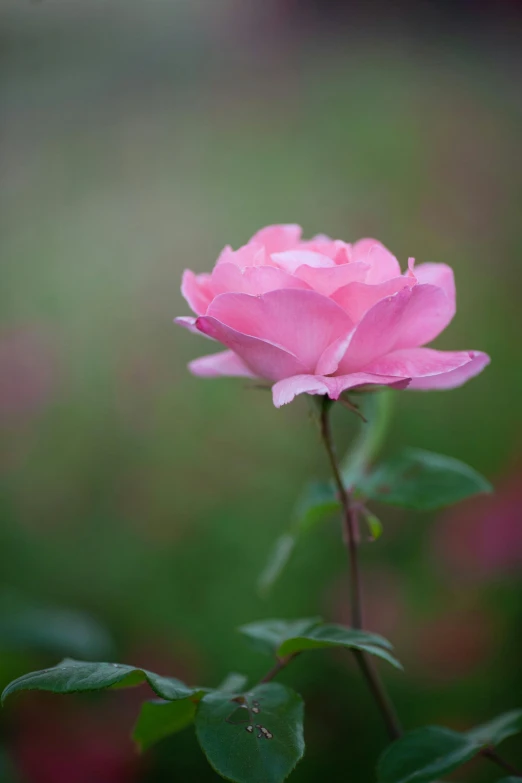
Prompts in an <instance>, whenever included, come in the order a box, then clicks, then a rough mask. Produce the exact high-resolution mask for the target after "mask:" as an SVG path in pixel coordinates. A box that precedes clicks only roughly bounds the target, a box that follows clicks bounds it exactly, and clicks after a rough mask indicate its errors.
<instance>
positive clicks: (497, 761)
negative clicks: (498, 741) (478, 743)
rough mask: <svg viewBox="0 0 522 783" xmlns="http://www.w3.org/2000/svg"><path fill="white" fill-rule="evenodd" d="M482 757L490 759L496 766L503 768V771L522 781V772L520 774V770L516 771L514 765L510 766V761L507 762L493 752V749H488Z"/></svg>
mask: <svg viewBox="0 0 522 783" xmlns="http://www.w3.org/2000/svg"><path fill="white" fill-rule="evenodd" d="M482 755H483V756H484V758H486V759H489V760H490V761H492V762H493V763H494V764H497V765H498V766H499V767H502V769H505V770H506V771H507V772H510V773H511V774H512V775H515V777H517V778H521V779H522V772H520V771H519V770H518V769H515V767H513V766H512V764H510V763H509V762H508V761H505V760H504V759H503V758H502V757H501V756H499V755H498V753H497V752H496V751H495V750H493V748H486V749H485V750H483V751H482Z"/></svg>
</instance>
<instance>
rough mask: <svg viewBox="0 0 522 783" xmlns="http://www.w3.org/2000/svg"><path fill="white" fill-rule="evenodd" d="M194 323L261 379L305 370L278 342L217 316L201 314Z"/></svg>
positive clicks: (283, 376)
mask: <svg viewBox="0 0 522 783" xmlns="http://www.w3.org/2000/svg"><path fill="white" fill-rule="evenodd" d="M222 296H234V294H222ZM237 296H246V294H237ZM196 325H197V328H198V329H199V330H200V332H202V333H203V334H206V335H207V336H208V337H212V338H213V339H214V340H218V341H219V342H220V343H223V345H226V346H227V348H230V350H232V351H234V352H235V353H237V355H238V356H239V357H240V358H241V359H242V360H243V361H244V362H245V364H246V365H247V366H248V367H249V368H250V370H251V371H252V372H253V373H254V374H255V375H257V376H258V377H260V378H267V379H268V380H271V381H278V380H280V379H281V378H287V377H288V376H290V375H298V374H299V373H302V372H305V371H306V368H305V367H304V366H303V364H302V363H301V362H300V361H299V360H298V358H297V357H296V356H294V354H293V353H291V351H288V350H286V349H285V348H283V347H282V346H281V345H276V344H274V343H271V342H269V341H268V340H261V339H259V338H257V337H251V336H250V335H247V334H242V333H241V332H238V331H236V330H235V329H233V328H231V327H230V326H227V325H226V324H224V323H221V321H218V320H217V318H213V317H211V316H208V315H203V316H201V317H200V318H198V319H197V321H196Z"/></svg>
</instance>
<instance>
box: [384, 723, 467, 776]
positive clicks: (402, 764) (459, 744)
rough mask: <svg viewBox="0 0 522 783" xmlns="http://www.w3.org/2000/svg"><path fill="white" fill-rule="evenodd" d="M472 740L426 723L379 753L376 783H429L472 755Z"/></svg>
mask: <svg viewBox="0 0 522 783" xmlns="http://www.w3.org/2000/svg"><path fill="white" fill-rule="evenodd" d="M478 750H479V748H478V747H477V744H476V742H474V741H473V740H471V739H469V737H466V735H464V734H459V733H458V732H456V731H451V730H450V729H445V728H442V727H440V726H426V727H424V728H422V729H416V730H415V731H410V732H408V733H407V734H405V735H404V736H403V737H401V738H400V739H398V740H396V741H395V742H394V743H392V744H391V745H390V746H389V747H388V748H387V749H386V750H385V751H384V753H383V754H382V756H381V757H380V759H379V762H378V765H377V780H378V783H433V781H434V780H436V779H437V778H438V777H442V776H443V775H448V774H449V773H450V772H452V771H453V770H454V769H457V768H458V767H460V766H461V765H462V764H465V763H466V762H467V761H469V760H470V759H472V758H473V756H475V755H476V754H477V752H478Z"/></svg>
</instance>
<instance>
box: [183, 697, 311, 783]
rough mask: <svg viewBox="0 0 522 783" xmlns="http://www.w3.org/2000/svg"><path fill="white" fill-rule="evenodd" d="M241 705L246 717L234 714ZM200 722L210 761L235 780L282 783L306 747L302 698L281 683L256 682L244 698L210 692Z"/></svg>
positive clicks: (238, 782) (201, 741) (201, 740)
mask: <svg viewBox="0 0 522 783" xmlns="http://www.w3.org/2000/svg"><path fill="white" fill-rule="evenodd" d="M239 710H241V711H242V712H244V713H245V716H246V721H243V720H242V721H232V720H231V716H234V714H235V713H237V712H238V711H239ZM195 723H196V734H197V737H198V741H199V744H200V745H201V748H202V750H203V752H204V753H205V755H206V757H207V759H208V761H209V763H210V764H211V766H212V767H213V768H214V769H215V771H216V772H217V773H218V774H219V775H221V776H222V777H224V778H226V779H227V780H231V781H234V782H235V783H282V781H283V780H285V778H286V777H288V775H289V774H290V773H291V771H292V770H293V769H294V767H295V765H296V764H297V762H298V761H299V760H300V759H301V758H302V756H303V753H304V747H305V746H304V738H303V702H302V699H301V697H300V696H299V695H298V694H297V693H295V692H294V691H292V690H290V689H289V688H286V687H285V686H283V685H279V684H278V683H267V684H265V685H259V686H257V687H256V688H254V689H253V690H252V691H250V692H249V693H248V694H245V698H244V701H243V702H242V703H241V704H239V703H238V702H237V701H234V700H232V699H230V697H227V696H226V695H224V694H222V693H218V692H214V693H209V694H207V695H205V696H204V697H203V699H202V700H201V702H200V703H199V705H198V708H197V711H196V719H195Z"/></svg>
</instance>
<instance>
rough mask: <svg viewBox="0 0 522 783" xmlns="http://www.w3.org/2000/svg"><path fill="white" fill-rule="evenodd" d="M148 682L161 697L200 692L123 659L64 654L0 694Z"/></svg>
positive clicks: (63, 690) (12, 683)
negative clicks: (107, 660)
mask: <svg viewBox="0 0 522 783" xmlns="http://www.w3.org/2000/svg"><path fill="white" fill-rule="evenodd" d="M144 682H147V683H148V684H149V685H150V687H151V688H152V690H153V691H154V693H156V694H157V695H158V696H161V698H162V699H167V700H169V701H170V700H175V699H185V698H189V697H191V696H194V695H196V694H198V693H201V692H202V689H200V688H189V687H188V686H187V685H185V683H183V682H181V681H180V680H176V679H174V678H173V677H162V676H160V675H159V674H154V673H153V672H149V671H147V670H146V669H138V668H136V667H134V666H127V665H126V664H122V663H91V662H87V661H73V660H72V659H69V658H66V659H65V660H64V661H62V662H61V663H59V664H58V665H57V666H54V667H53V668H51V669H42V670H41V671H37V672H31V673H30V674H24V675H23V676H22V677H19V678H18V679H17V680H13V682H11V683H9V685H8V686H7V687H6V688H5V690H4V692H3V694H2V702H4V701H5V699H6V698H7V697H8V696H10V695H11V694H12V693H17V692H19V691H27V690H37V691H50V692H52V693H79V692H82V691H98V690H104V689H106V688H128V687H132V686H134V685H140V684H141V683H144Z"/></svg>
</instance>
